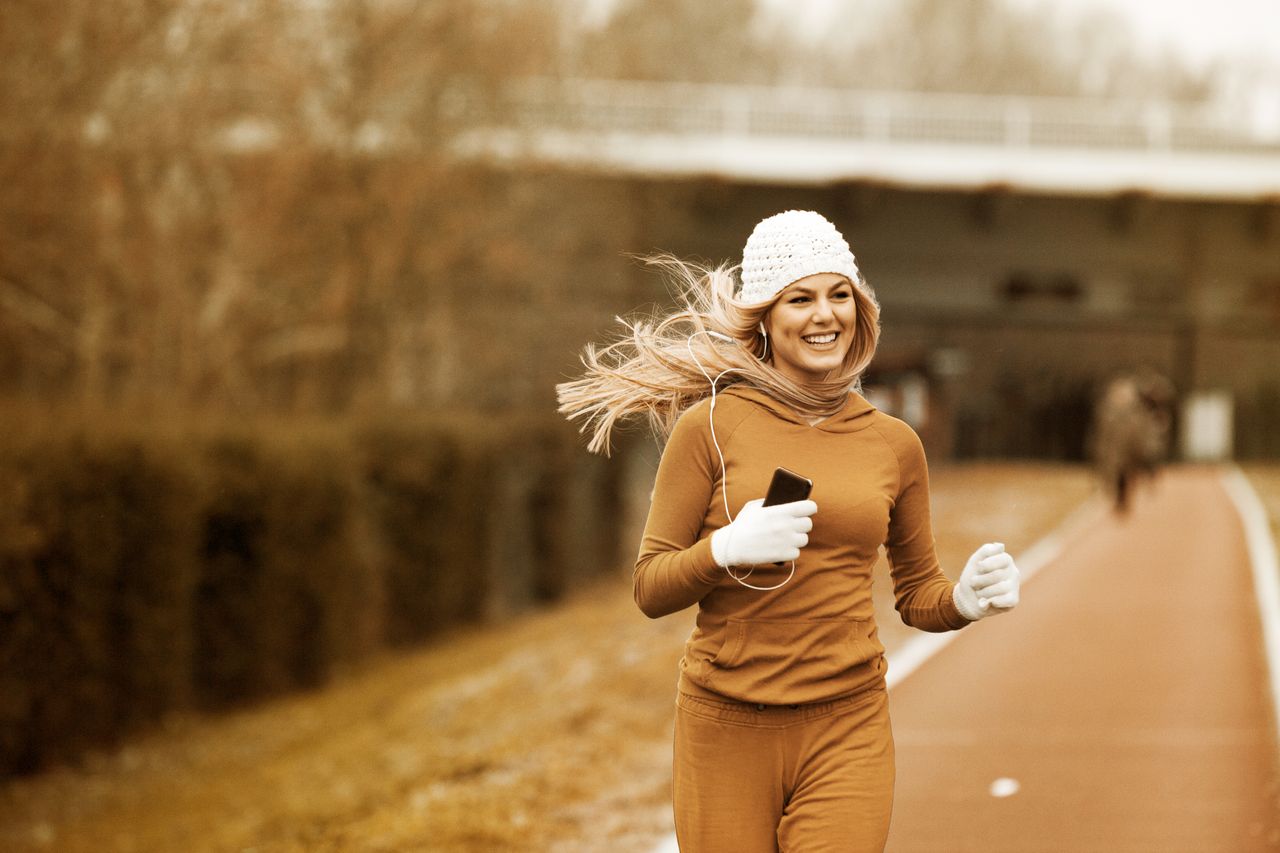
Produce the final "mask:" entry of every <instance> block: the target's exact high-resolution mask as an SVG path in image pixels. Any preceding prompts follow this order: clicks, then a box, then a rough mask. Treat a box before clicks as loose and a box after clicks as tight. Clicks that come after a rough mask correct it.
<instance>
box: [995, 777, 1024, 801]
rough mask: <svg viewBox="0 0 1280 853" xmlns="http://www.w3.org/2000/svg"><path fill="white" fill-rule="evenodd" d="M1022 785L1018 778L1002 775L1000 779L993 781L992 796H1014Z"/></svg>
mask: <svg viewBox="0 0 1280 853" xmlns="http://www.w3.org/2000/svg"><path fill="white" fill-rule="evenodd" d="M1021 788H1022V786H1021V785H1019V784H1018V780H1017V779H1010V778H1009V777H1008V776H1001V777H1000V778H999V779H997V780H995V781H994V782H992V783H991V796H993V797H999V798H1003V797H1012V796H1013V795H1014V794H1016V793H1018V791H1019V790H1021Z"/></svg>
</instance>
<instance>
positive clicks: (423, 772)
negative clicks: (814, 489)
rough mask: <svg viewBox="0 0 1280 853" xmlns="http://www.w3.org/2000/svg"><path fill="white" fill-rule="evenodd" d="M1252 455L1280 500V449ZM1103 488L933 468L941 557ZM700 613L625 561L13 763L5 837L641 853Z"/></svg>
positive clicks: (1059, 514)
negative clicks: (417, 645)
mask: <svg viewBox="0 0 1280 853" xmlns="http://www.w3.org/2000/svg"><path fill="white" fill-rule="evenodd" d="M1249 473H1250V475H1251V477H1252V478H1253V479H1254V481H1255V483H1257V484H1258V486H1259V488H1260V490H1261V489H1263V487H1265V490H1266V494H1265V495H1264V502H1269V506H1270V508H1271V510H1272V512H1273V517H1277V514H1276V511H1277V509H1278V508H1280V467H1276V468H1259V469H1250V470H1249ZM1093 495H1094V486H1093V483H1092V480H1091V479H1090V476H1089V474H1088V472H1087V471H1086V470H1084V469H1081V468H1074V467H1068V466H1051V465H1040V464H1003V465H994V464H978V465H964V466H952V467H946V468H941V469H939V470H937V471H935V473H934V483H933V498H934V514H935V532H936V534H937V538H938V541H939V550H940V555H941V557H942V560H943V566H944V568H945V569H946V570H947V571H948V573H949V574H951V575H952V576H955V575H957V574H958V572H959V568H960V566H961V565H962V564H963V561H964V559H965V557H966V556H967V555H968V553H969V552H970V551H972V550H973V549H974V548H976V547H977V546H978V545H979V544H981V543H982V542H983V541H987V540H992V539H998V540H1001V541H1004V542H1005V543H1006V546H1007V547H1008V549H1009V550H1010V551H1011V552H1012V553H1014V554H1015V556H1016V554H1017V553H1018V552H1019V551H1020V550H1024V549H1026V548H1027V547H1028V546H1029V545H1030V544H1032V543H1033V542H1034V541H1035V540H1036V539H1038V538H1039V537H1040V536H1041V535H1043V534H1044V533H1046V532H1048V531H1049V530H1050V529H1052V528H1053V527H1055V526H1056V525H1057V524H1058V523H1059V522H1061V521H1062V519H1063V518H1065V517H1066V516H1067V515H1068V514H1069V513H1070V512H1071V511H1072V510H1074V509H1075V508H1076V507H1078V506H1079V505H1080V504H1081V503H1082V502H1084V501H1085V500H1087V499H1089V498H1090V497H1091V496H1093ZM887 587H888V583H887V576H886V573H884V572H883V571H881V573H880V575H879V576H878V578H877V613H878V614H879V621H880V626H881V638H882V640H883V641H884V642H885V644H886V646H887V647H888V648H890V649H891V650H892V649H893V648H895V647H896V646H898V645H900V644H901V643H902V642H903V640H904V638H905V637H907V636H908V635H909V633H910V629H907V628H905V627H904V626H902V625H901V623H900V622H899V621H898V619H897V616H896V614H895V613H894V612H893V610H892V599H891V597H890V596H889V590H888V588H887ZM1002 618H1003V617H1002ZM1009 618H1014V617H1009ZM690 624H691V614H689V613H684V614H676V615H674V616H669V617H665V618H663V619H659V620H653V621H651V620H648V619H646V618H645V617H644V616H643V615H641V614H640V612H639V611H638V610H637V609H636V607H635V605H634V604H633V603H632V600H631V590H630V578H629V571H628V570H627V569H626V568H625V567H620V568H619V569H618V570H617V571H614V572H611V573H609V574H607V575H606V576H605V577H603V578H602V579H601V580H600V581H599V582H596V583H594V584H592V585H591V586H589V587H587V588H584V589H582V590H580V591H579V592H578V593H577V594H576V595H574V596H572V597H571V598H570V599H569V600H567V601H566V602H564V603H563V604H561V605H558V606H556V607H554V608H550V609H547V610H545V611H542V612H538V613H534V614H529V615H526V616H523V617H520V618H517V619H514V620H511V621H508V622H505V623H503V624H501V625H490V626H483V627H476V628H471V629H467V630H461V631H456V632H454V633H452V634H450V635H448V636H446V637H442V638H440V639H439V640H438V641H436V642H434V643H433V644H431V645H430V646H429V647H427V648H423V649H421V650H417V651H414V652H411V653H403V654H399V655H396V656H389V657H387V658H386V659H383V660H380V661H378V662H376V663H374V664H373V665H372V666H370V667H369V668H368V669H366V670H365V671H363V672H362V673H360V674H358V675H355V676H351V677H348V678H346V679H344V680H343V681H341V682H340V683H336V684H333V685H331V686H329V687H327V688H326V689H324V690H321V691H316V692H312V693H309V694H304V695H297V696H293V697H289V698H286V699H282V700H278V701H275V702H271V703H269V704H266V705H263V706H261V707H257V708H254V709H252V710H246V711H242V712H238V713H233V714H224V715H219V716H210V717H184V718H178V719H174V720H172V721H171V723H170V724H169V725H168V726H167V727H166V728H165V730H163V731H160V732H156V733H154V734H152V735H149V736H146V737H142V738H139V739H137V740H135V741H133V742H132V743H130V744H129V745H127V746H126V747H125V748H123V749H121V750H119V751H116V752H114V753H111V754H103V755H98V756H93V757H91V758H90V759H89V760H88V761H86V762H85V764H84V766H82V767H78V768H61V769H56V770H52V771H50V772H47V773H44V774H41V775H39V776H36V777H32V778H28V779H20V780H15V781H11V782H8V783H7V784H5V785H4V786H3V787H0V847H2V848H4V849H6V850H20V851H26V850H60V851H63V850H65V851H89V850H92V851H110V850H117V851H154V850H164V851H168V850H184V851H187V850H189V851H203V850H210V851H213V850H218V851H221V850H255V851H263V853H265V851H303V850H307V851H317V850H320V851H323V850H396V851H399V850H433V851H434V850H442V851H450V850H557V851H599V850H609V851H624V852H625V851H648V850H650V849H651V848H652V846H653V845H654V844H655V843H656V842H657V841H658V840H659V839H660V838H662V837H663V836H664V835H665V834H666V833H668V832H669V831H670V805H669V778H670V748H671V747H670V739H671V726H672V711H673V694H674V689H675V674H676V660H677V659H678V657H679V654H680V649H681V646H682V644H683V642H684V639H685V637H686V636H687V634H688V631H689V627H690Z"/></svg>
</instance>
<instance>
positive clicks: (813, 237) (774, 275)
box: [738, 210, 858, 305]
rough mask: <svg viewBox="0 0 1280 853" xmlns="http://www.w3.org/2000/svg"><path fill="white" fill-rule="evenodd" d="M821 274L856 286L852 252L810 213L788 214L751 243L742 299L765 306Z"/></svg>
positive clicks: (763, 225) (761, 228) (745, 253)
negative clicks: (842, 278) (790, 286)
mask: <svg viewBox="0 0 1280 853" xmlns="http://www.w3.org/2000/svg"><path fill="white" fill-rule="evenodd" d="M822 272H830V273H839V274H840V275H842V276H845V277H846V278H848V279H849V281H851V282H853V283H854V284H855V285H857V284H858V265H857V263H856V262H855V261H854V259H853V252H851V251H850V250H849V244H848V243H847V242H846V241H845V239H844V236H843V235H842V234H841V233H840V232H839V231H837V230H836V227H835V226H834V225H832V224H831V223H830V222H829V221H827V218H826V217H824V216H823V215H822V214H820V213H814V212H813V211H812V210H787V211H784V212H782V213H778V214H775V215H773V216H770V217H769V218H768V219H763V220H761V221H760V223H759V224H757V225H756V227H755V229H754V230H753V231H752V232H751V236H750V237H748V238H747V245H746V248H744V249H743V250H742V289H741V291H740V292H739V294H738V298H739V299H741V300H742V301H743V302H746V303H748V304H751V305H754V304H756V303H759V302H766V301H768V300H770V299H772V298H773V297H774V296H776V295H777V294H778V292H779V291H780V290H782V289H783V288H784V287H786V286H787V285H788V284H791V283H792V282H793V281H797V280H799V279H802V278H804V277H805V276H809V275H816V274H817V273H822Z"/></svg>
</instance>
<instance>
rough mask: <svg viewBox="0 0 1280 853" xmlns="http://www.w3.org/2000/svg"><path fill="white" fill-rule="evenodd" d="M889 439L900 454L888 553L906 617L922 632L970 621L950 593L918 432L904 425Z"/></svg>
mask: <svg viewBox="0 0 1280 853" xmlns="http://www.w3.org/2000/svg"><path fill="white" fill-rule="evenodd" d="M901 427H902V429H901V431H900V433H901V434H900V435H895V436H893V437H889V443H890V445H891V446H892V447H893V449H894V452H895V453H896V454H897V456H898V470H899V482H898V495H897V499H896V500H895V501H894V503H893V508H892V509H891V510H890V512H889V536H888V539H887V540H886V541H885V551H886V552H887V555H888V558H889V573H890V576H891V577H892V578H893V593H894V597H895V607H897V610H898V613H900V614H901V615H902V621H903V622H905V623H906V624H908V625H910V626H911V627H913V628H919V629H921V630H922V631H934V632H940V631H954V630H957V629H959V628H963V627H964V626H965V625H968V624H969V620H968V619H965V618H964V617H963V616H961V615H960V611H959V610H957V609H956V605H955V601H954V600H953V599H952V597H951V593H952V588H953V586H954V584H953V583H952V582H951V581H950V580H949V579H948V578H947V576H946V575H944V574H943V573H942V569H941V568H940V567H939V565H938V553H937V550H936V548H935V546H934V539H933V522H932V520H931V518H930V511H929V468H928V464H927V463H926V461H925V455H924V446H923V445H921V443H920V438H919V436H917V435H916V434H915V431H914V430H912V429H911V428H910V427H908V426H907V425H906V424H901Z"/></svg>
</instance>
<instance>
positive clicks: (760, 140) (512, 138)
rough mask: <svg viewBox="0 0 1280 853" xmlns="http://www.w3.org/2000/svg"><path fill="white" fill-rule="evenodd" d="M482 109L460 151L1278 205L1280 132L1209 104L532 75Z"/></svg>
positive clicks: (758, 176)
mask: <svg viewBox="0 0 1280 853" xmlns="http://www.w3.org/2000/svg"><path fill="white" fill-rule="evenodd" d="M474 108H475V107H474V104H473V103H472V102H471V101H469V100H468V99H467V98H465V97H461V96H460V97H459V98H458V99H457V101H456V102H455V109H456V110H470V109H474ZM484 114H485V116H487V118H483V119H482V122H481V123H482V125H483V126H484V129H483V130H480V131H476V132H473V133H471V134H469V135H467V136H466V137H464V139H463V141H462V143H461V145H462V148H463V150H464V151H466V152H467V153H468V154H471V155H478V156H489V157H495V156H496V157H499V158H502V159H513V160H520V161H526V162H527V161H530V160H532V161H543V162H550V163H555V164H557V165H561V166H569V167H573V168H578V169H590V170H596V171H606V172H621V173H635V174H642V175H646V176H650V177H661V176H672V177H693V176H704V177H705V176H715V177H724V178H727V179H733V180H739V181H760V182H766V183H786V184H793V185H794V184H825V183H831V182H844V181H867V182H873V183H881V184H887V185H891V186H900V187H921V188H929V189H943V190H945V189H954V190H966V189H968V190H972V189H983V188H1008V189H1011V190H1014V191H1025V192H1042V193H1049V194H1055V195H1056V194H1067V195H1115V194H1123V193H1139V194H1150V195H1156V196H1166V197H1172V198H1187V199H1192V198H1204V199H1217V200H1234V201H1264V202H1270V201H1275V199H1276V198H1280V126H1277V127H1270V128H1268V127H1262V126H1255V127H1248V126H1245V125H1244V123H1243V122H1242V121H1241V120H1240V117H1239V116H1236V115H1231V114H1228V113H1226V112H1223V111H1218V110H1215V109H1214V108H1211V107H1206V106H1196V105H1186V104H1177V103H1168V102H1155V101H1113V100H1090V99H1078V98H1056V97H1007V96H987V95H961V94H923V93H904V92H895V93H891V92H862V91H852V90H839V89H812V88H785V87H782V88H764V87H752V86H726V85H702V84H687V83H657V82H635V81H612V80H564V81H552V80H530V81H526V82H524V83H522V84H520V85H517V86H513V87H511V88H510V89H508V90H506V91H505V92H504V93H503V94H502V95H501V96H500V97H499V98H498V100H497V102H496V103H493V104H490V105H489V108H488V109H486V110H485V111H484Z"/></svg>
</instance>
